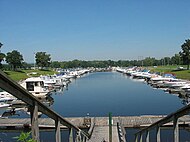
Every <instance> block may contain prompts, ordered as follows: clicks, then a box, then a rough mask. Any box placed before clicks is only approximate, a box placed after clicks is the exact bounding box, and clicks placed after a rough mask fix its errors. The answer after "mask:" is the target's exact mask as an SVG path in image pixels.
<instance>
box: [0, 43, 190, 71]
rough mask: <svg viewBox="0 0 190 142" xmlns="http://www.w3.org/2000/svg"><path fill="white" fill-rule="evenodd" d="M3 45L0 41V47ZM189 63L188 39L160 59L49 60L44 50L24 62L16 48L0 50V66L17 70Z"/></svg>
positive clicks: (189, 45) (189, 48)
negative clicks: (171, 53) (175, 51)
mask: <svg viewBox="0 0 190 142" xmlns="http://www.w3.org/2000/svg"><path fill="white" fill-rule="evenodd" d="M2 46H3V44H2V43H0V49H1V47H2ZM2 61H6V62H7V65H5V64H4V65H2V64H1V62H2ZM189 64H190V40H189V39H188V40H185V43H183V44H182V45H181V51H180V52H179V53H177V54H175V55H174V56H172V57H164V58H161V59H156V58H154V57H146V58H145V59H141V60H118V61H113V60H94V61H84V60H77V59H75V60H73V61H51V55H50V54H47V53H46V52H37V53H35V63H34V64H28V63H26V62H24V59H23V56H22V54H21V53H20V52H18V51H17V50H13V51H11V52H8V53H7V54H4V53H1V50H0V68H4V69H10V70H17V69H18V68H24V69H27V68H31V67H37V68H40V69H44V68H47V67H51V68H77V67H82V68H87V67H96V68H104V67H110V66H120V67H127V66H160V65H187V69H189Z"/></svg>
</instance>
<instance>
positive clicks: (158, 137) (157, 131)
mask: <svg viewBox="0 0 190 142" xmlns="http://www.w3.org/2000/svg"><path fill="white" fill-rule="evenodd" d="M156 141H157V142H160V127H159V126H157V127H156Z"/></svg>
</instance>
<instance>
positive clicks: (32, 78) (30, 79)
mask: <svg viewBox="0 0 190 142" xmlns="http://www.w3.org/2000/svg"><path fill="white" fill-rule="evenodd" d="M25 81H26V82H40V81H43V80H42V79H41V78H40V77H30V78H27V79H26V80H25Z"/></svg>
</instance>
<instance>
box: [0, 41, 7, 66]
mask: <svg viewBox="0 0 190 142" xmlns="http://www.w3.org/2000/svg"><path fill="white" fill-rule="evenodd" d="M2 46H3V44H2V43H1V42H0V69H1V68H2V64H1V62H2V61H3V60H4V58H5V56H6V55H5V54H4V53H1V47H2Z"/></svg>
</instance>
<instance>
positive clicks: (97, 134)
mask: <svg viewBox="0 0 190 142" xmlns="http://www.w3.org/2000/svg"><path fill="white" fill-rule="evenodd" d="M112 130H113V131H112V132H113V133H112V136H113V137H112V141H113V142H119V136H118V132H117V126H112ZM103 140H105V141H106V142H108V141H109V126H95V127H94V131H93V133H92V136H91V139H89V140H87V142H103Z"/></svg>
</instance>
